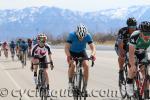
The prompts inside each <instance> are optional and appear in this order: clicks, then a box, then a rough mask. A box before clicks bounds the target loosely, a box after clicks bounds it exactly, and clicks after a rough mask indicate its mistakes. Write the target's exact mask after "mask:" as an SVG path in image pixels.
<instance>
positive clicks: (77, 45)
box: [65, 24, 96, 93]
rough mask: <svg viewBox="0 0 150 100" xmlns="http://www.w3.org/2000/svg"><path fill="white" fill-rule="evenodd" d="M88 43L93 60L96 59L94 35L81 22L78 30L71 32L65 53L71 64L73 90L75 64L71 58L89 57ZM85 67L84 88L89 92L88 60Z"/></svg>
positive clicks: (71, 85)
mask: <svg viewBox="0 0 150 100" xmlns="http://www.w3.org/2000/svg"><path fill="white" fill-rule="evenodd" d="M87 43H88V45H89V47H90V49H91V57H92V58H93V60H95V59H96V58H95V53H96V49H95V45H94V43H93V40H92V37H91V35H90V33H88V31H87V28H86V27H85V25H83V24H79V25H78V26H77V29H76V31H75V32H72V33H70V34H69V37H68V38H67V43H66V44H65V53H66V56H67V62H68V65H69V69H68V76H69V90H72V88H73V84H72V77H73V73H74V69H75V65H74V63H73V61H72V60H71V58H72V57H75V58H76V57H83V58H87V57H88V56H87V53H86V44H87ZM83 69H84V79H85V84H84V87H83V90H84V92H85V93H87V91H86V87H87V82H88V75H89V65H88V61H87V60H84V61H83Z"/></svg>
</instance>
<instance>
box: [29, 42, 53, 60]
mask: <svg viewBox="0 0 150 100" xmlns="http://www.w3.org/2000/svg"><path fill="white" fill-rule="evenodd" d="M47 53H48V54H51V50H50V46H49V45H48V44H47V43H46V44H45V46H44V47H40V46H39V45H38V44H36V45H35V46H34V47H33V48H32V51H31V55H32V57H36V58H43V57H45V56H46V54H47Z"/></svg>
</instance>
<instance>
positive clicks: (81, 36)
mask: <svg viewBox="0 0 150 100" xmlns="http://www.w3.org/2000/svg"><path fill="white" fill-rule="evenodd" d="M87 33H88V31H87V28H86V27H85V25H84V24H79V25H78V26H77V29H76V35H77V37H78V39H79V40H80V41H82V40H83V39H84V37H85V36H86V34H87Z"/></svg>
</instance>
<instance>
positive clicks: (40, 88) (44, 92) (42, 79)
mask: <svg viewBox="0 0 150 100" xmlns="http://www.w3.org/2000/svg"><path fill="white" fill-rule="evenodd" d="M45 64H52V62H46V63H45V62H40V63H37V64H33V65H39V73H38V85H37V87H36V93H37V92H39V95H40V97H41V100H47V98H48V89H47V84H46V76H45V73H44V65H45ZM52 65H53V64H52Z"/></svg>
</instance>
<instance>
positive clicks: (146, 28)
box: [139, 21, 150, 41]
mask: <svg viewBox="0 0 150 100" xmlns="http://www.w3.org/2000/svg"><path fill="white" fill-rule="evenodd" d="M139 30H140V31H141V33H142V34H141V36H142V38H143V39H144V40H146V41H147V40H150V22H148V21H143V22H141V23H140V24H139Z"/></svg>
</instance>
